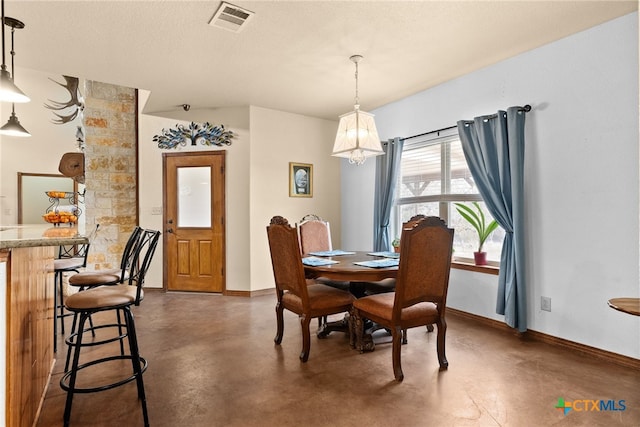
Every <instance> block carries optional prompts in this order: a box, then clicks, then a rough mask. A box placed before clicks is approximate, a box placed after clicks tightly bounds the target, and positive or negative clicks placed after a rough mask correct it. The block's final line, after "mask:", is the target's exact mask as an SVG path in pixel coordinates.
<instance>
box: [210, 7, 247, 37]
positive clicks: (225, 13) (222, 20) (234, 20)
mask: <svg viewBox="0 0 640 427" xmlns="http://www.w3.org/2000/svg"><path fill="white" fill-rule="evenodd" d="M253 15H254V13H253V12H251V11H249V10H247V9H243V8H241V7H238V6H234V5H232V4H230V3H226V2H222V3H221V4H220V7H219V8H218V10H217V11H216V13H215V15H213V18H211V21H209V25H211V26H213V27H218V28H223V29H225V30H228V31H233V32H234V33H239V32H240V31H242V30H243V29H244V27H246V26H247V22H249V20H250V19H251V17H252V16H253Z"/></svg>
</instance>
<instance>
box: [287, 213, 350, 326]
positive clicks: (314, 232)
mask: <svg viewBox="0 0 640 427" xmlns="http://www.w3.org/2000/svg"><path fill="white" fill-rule="evenodd" d="M296 229H297V230H298V240H299V242H300V252H301V253H302V254H303V255H304V254H310V253H311V252H325V251H331V250H333V245H332V243H331V225H330V224H329V221H325V220H324V219H322V217H320V216H318V215H316V214H307V215H305V216H303V217H302V219H301V220H300V222H299V223H297V224H296ZM316 282H319V283H322V284H324V285H327V286H331V287H334V288H338V289H342V290H345V291H346V290H349V287H350V284H349V282H340V281H336V280H330V279H327V278H326V277H318V278H316ZM326 324H327V316H322V317H318V329H319V330H320V329H322V327H323V325H326ZM321 337H322V338H324V337H326V335H324V334H321Z"/></svg>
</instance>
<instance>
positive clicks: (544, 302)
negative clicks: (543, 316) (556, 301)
mask: <svg viewBox="0 0 640 427" xmlns="http://www.w3.org/2000/svg"><path fill="white" fill-rule="evenodd" d="M540 308H541V309H542V310H544V311H551V298H549V297H540Z"/></svg>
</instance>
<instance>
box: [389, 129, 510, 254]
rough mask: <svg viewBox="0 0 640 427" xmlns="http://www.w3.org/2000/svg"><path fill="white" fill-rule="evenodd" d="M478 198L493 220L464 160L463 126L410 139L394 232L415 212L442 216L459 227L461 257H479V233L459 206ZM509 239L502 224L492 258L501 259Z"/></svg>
mask: <svg viewBox="0 0 640 427" xmlns="http://www.w3.org/2000/svg"><path fill="white" fill-rule="evenodd" d="M472 201H477V202H478V203H479V204H480V207H481V208H482V210H483V212H484V214H485V216H486V218H487V222H489V221H491V219H492V217H491V215H490V214H489V212H488V211H487V209H486V207H485V206H484V202H483V201H482V197H480V194H478V188H477V187H476V185H475V182H474V180H473V177H472V176H471V172H470V171H469V167H468V166H467V162H466V160H465V158H464V154H463V152H462V144H461V143H460V139H459V137H458V132H457V129H455V128H454V129H448V130H445V131H439V132H433V133H430V134H426V135H424V136H420V137H415V138H411V139H407V140H405V143H404V149H403V151H402V160H401V166H400V179H398V188H397V192H396V206H395V210H394V219H395V220H394V225H395V230H394V232H395V234H394V235H396V236H399V235H400V233H401V231H400V230H401V227H402V223H404V222H406V221H408V220H409V219H410V218H411V217H412V216H414V215H418V214H423V215H427V216H439V217H440V218H442V219H444V220H445V221H446V222H447V224H448V225H449V227H452V228H455V230H456V232H455V235H454V242H453V248H454V251H455V253H454V254H455V257H456V258H459V259H462V260H467V259H468V260H473V252H474V251H476V250H477V246H478V234H477V232H476V231H475V229H474V228H473V227H472V226H471V225H470V224H469V223H468V222H467V221H466V220H465V219H464V218H462V217H461V216H460V214H458V212H457V210H456V209H455V206H454V205H453V203H454V202H467V203H470V202H472ZM503 239H504V230H503V229H502V228H501V227H498V228H497V229H496V231H494V232H493V233H492V234H491V236H489V238H488V239H487V241H486V242H485V244H484V246H483V250H484V251H486V252H487V259H488V260H489V261H494V262H499V261H500V252H501V250H502V241H503Z"/></svg>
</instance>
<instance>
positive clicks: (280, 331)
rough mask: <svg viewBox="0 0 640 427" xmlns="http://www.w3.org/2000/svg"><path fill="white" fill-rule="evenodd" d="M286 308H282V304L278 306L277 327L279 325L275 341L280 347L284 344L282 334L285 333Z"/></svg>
mask: <svg viewBox="0 0 640 427" xmlns="http://www.w3.org/2000/svg"><path fill="white" fill-rule="evenodd" d="M283 312H284V307H283V306H282V304H281V303H277V304H276V325H277V328H278V329H277V330H276V337H275V338H274V339H273V341H274V342H275V343H276V344H278V345H280V343H281V342H282V334H283V333H284V315H283Z"/></svg>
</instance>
